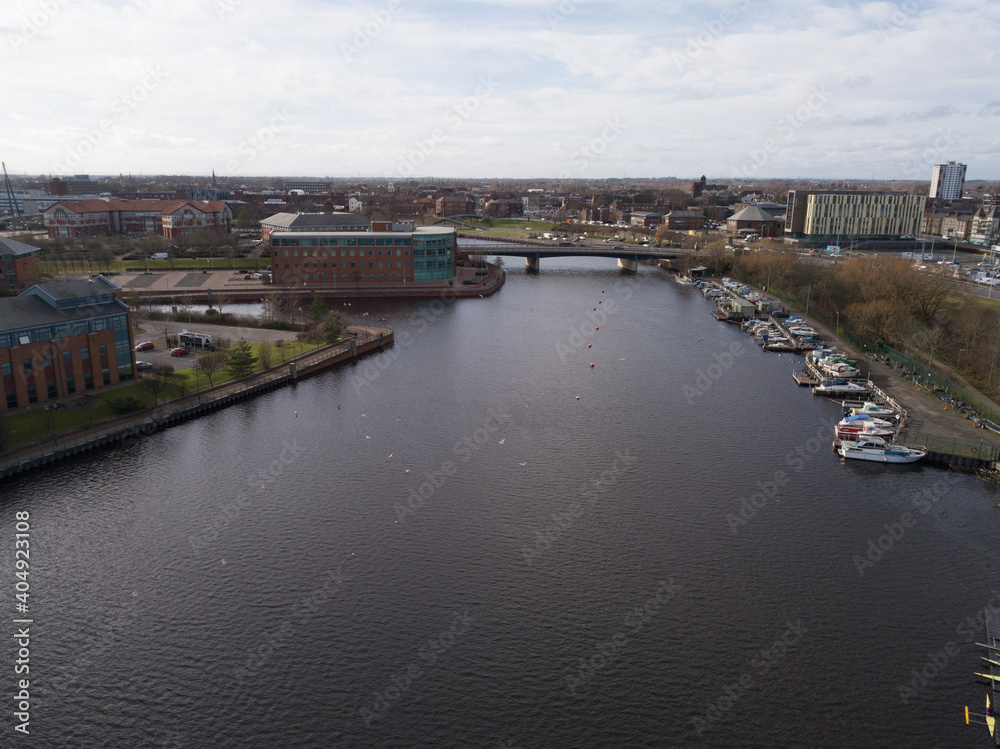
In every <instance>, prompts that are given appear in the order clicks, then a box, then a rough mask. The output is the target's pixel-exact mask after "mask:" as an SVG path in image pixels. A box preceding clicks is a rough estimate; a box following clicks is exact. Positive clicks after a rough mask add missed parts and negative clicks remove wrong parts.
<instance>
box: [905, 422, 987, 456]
mask: <svg viewBox="0 0 1000 749" xmlns="http://www.w3.org/2000/svg"><path fill="white" fill-rule="evenodd" d="M896 443H897V444H902V445H906V446H908V447H916V446H918V445H919V446H923V447H926V448H927V450H928V451H929V452H932V453H939V454H941V455H954V456H956V457H959V458H970V459H971V460H985V461H991V462H996V461H998V460H1000V444H997V443H994V442H987V441H986V440H980V441H979V442H975V441H972V440H963V439H959V438H957V437H940V436H938V435H934V434H927V433H925V432H923V431H921V430H911V429H902V430H901V431H900V432H899V436H898V437H897V438H896Z"/></svg>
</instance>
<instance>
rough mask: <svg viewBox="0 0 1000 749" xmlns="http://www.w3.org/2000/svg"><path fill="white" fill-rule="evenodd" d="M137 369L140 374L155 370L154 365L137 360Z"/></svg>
mask: <svg viewBox="0 0 1000 749" xmlns="http://www.w3.org/2000/svg"><path fill="white" fill-rule="evenodd" d="M135 368H136V370H137V371H139V372H148V371H149V370H151V369H152V368H153V363H152V362H148V361H140V360H139V359H136V360H135Z"/></svg>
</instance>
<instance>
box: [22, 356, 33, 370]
mask: <svg viewBox="0 0 1000 749" xmlns="http://www.w3.org/2000/svg"><path fill="white" fill-rule="evenodd" d="M24 371H25V372H33V371H35V363H34V362H33V361H31V359H25V360H24Z"/></svg>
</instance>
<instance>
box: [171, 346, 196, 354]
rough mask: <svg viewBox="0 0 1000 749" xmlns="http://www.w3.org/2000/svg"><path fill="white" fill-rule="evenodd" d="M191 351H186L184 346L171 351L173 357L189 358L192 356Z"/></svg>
mask: <svg viewBox="0 0 1000 749" xmlns="http://www.w3.org/2000/svg"><path fill="white" fill-rule="evenodd" d="M190 353H191V351H190V349H186V348H184V347H183V346H178V347H177V348H172V349H170V355H171V356H187V355H188V354H190Z"/></svg>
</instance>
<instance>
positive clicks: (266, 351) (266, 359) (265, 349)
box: [257, 341, 273, 369]
mask: <svg viewBox="0 0 1000 749" xmlns="http://www.w3.org/2000/svg"><path fill="white" fill-rule="evenodd" d="M257 361H259V362H260V368H261V369H270V368H271V364H272V363H273V359H272V357H271V344H270V343H268V342H267V341H264V342H262V343H261V344H260V345H259V346H258V347H257Z"/></svg>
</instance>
